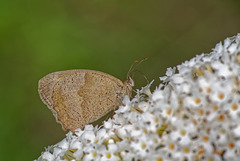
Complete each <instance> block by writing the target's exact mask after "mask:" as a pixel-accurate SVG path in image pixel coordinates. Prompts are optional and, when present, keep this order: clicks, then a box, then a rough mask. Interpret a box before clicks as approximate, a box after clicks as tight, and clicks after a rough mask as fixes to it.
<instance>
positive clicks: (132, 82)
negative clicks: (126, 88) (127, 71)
mask: <svg viewBox="0 0 240 161" xmlns="http://www.w3.org/2000/svg"><path fill="white" fill-rule="evenodd" d="M128 84H129V85H130V86H131V87H133V86H134V80H133V79H132V78H131V77H130V76H129V77H128Z"/></svg>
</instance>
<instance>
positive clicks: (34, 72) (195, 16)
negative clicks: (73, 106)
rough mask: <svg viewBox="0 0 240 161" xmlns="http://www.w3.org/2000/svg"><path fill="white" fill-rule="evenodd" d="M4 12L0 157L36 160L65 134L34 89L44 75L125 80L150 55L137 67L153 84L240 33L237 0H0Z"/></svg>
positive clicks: (0, 23)
mask: <svg viewBox="0 0 240 161" xmlns="http://www.w3.org/2000/svg"><path fill="white" fill-rule="evenodd" d="M0 16H1V17H0V41H1V42H0V67H1V70H0V72H1V73H0V98H1V99H0V109H1V111H0V127H1V131H0V160H1V161H3V160H4V161H6V160H11V161H15V160H18V161H19V160H33V159H37V158H38V157H39V156H40V154H41V152H42V151H43V150H44V147H47V146H49V145H52V144H55V143H57V142H59V141H61V140H62V139H63V138H64V137H65V133H66V132H64V131H63V130H62V129H61V126H60V125H59V124H57V123H56V121H55V118H54V117H53V116H52V113H51V111H50V110H48V108H47V107H46V105H44V104H43V103H42V101H41V100H40V98H39V95H38V92H37V87H38V80H39V79H40V78H41V77H43V76H45V75H46V74H48V73H50V72H54V71H59V70H67V69H94V70H99V71H103V72H105V73H109V74H111V75H113V76H115V77H117V78H119V79H121V80H123V81H124V80H125V79H126V73H127V71H128V69H129V67H130V65H131V63H132V62H133V61H134V60H140V59H142V58H145V57H147V58H148V59H149V60H148V61H145V62H144V63H142V64H141V65H139V66H138V68H137V69H138V70H139V71H141V72H142V73H143V74H144V75H145V76H146V77H147V78H148V79H149V80H152V79H154V80H155V84H154V85H153V87H152V89H154V88H155V87H154V86H156V85H157V84H158V83H159V82H160V81H159V78H158V77H159V76H163V75H164V74H165V70H166V68H167V67H172V66H176V65H177V64H180V63H182V62H183V61H184V60H188V59H190V58H192V57H194V56H195V55H196V54H200V53H202V52H205V53H208V52H210V51H211V49H212V48H213V47H214V46H215V44H216V43H218V42H219V41H222V40H224V39H225V38H226V37H229V36H233V35H236V34H237V32H240V1H239V0H227V1H224V0H210V1H209V0H201V1H191V0H181V1H179V0H169V1H163V0H158V1H156V0H148V1H146V0H137V1H135V0H133V1H129V0H128V1H127V0H121V1H118V0H113V1H106V0H87V1H80V0H35V1H31V0H18V1H17V0H15V1H0ZM134 79H135V82H136V87H135V89H136V88H140V87H141V86H143V85H145V84H146V80H145V79H144V77H143V75H142V74H140V73H138V72H137V73H136V74H135V77H134Z"/></svg>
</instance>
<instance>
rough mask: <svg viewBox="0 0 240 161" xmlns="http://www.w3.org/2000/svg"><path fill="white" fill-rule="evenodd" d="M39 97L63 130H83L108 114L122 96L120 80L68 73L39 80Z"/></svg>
mask: <svg viewBox="0 0 240 161" xmlns="http://www.w3.org/2000/svg"><path fill="white" fill-rule="evenodd" d="M38 91H39V94H40V97H41V99H42V100H43V102H44V103H45V104H46V105H47V106H48V107H49V108H50V109H51V110H52V111H53V114H54V116H55V117H56V120H57V122H59V123H60V124H61V125H62V127H63V129H64V130H65V129H69V130H71V131H74V130H75V129H76V128H83V127H84V125H85V124H87V123H90V122H93V121H95V120H97V119H99V118H101V117H102V116H103V115H105V114H106V113H108V112H109V111H111V110H112V109H113V108H114V107H115V106H116V105H117V104H118V103H119V102H120V101H119V99H120V98H119V96H121V95H122V94H123V83H122V81H120V80H119V79H117V78H115V77H113V76H111V75H109V74H106V73H103V72H100V71H94V70H83V69H82V70H81V69H79V70H67V71H60V72H54V73H51V74H48V75H47V76H45V77H43V78H42V79H40V80H39V88H38Z"/></svg>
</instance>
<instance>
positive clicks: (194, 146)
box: [37, 34, 240, 161]
mask: <svg viewBox="0 0 240 161" xmlns="http://www.w3.org/2000/svg"><path fill="white" fill-rule="evenodd" d="M176 69H177V70H176ZM160 79H161V80H162V81H163V84H160V85H159V87H158V88H157V89H156V90H155V91H154V92H153V93H152V94H151V92H150V89H149V88H150V85H148V86H146V87H143V88H142V89H141V90H138V92H137V95H136V96H135V98H133V99H132V100H130V99H129V98H128V97H125V99H124V100H123V103H124V104H125V106H120V107H119V109H118V110H116V111H115V115H114V116H113V118H112V119H109V120H107V121H106V122H104V124H103V125H102V126H101V127H93V126H91V125H87V126H85V129H84V130H80V129H77V130H76V133H75V134H73V133H71V132H69V133H68V134H67V137H66V138H65V139H64V140H62V141H61V142H60V143H58V144H56V145H53V146H51V147H49V148H48V149H47V150H46V151H45V152H43V153H42V155H41V156H40V157H39V158H38V159H37V161H42V160H44V161H53V160H68V161H70V160H76V161H80V160H83V161H89V160H99V161H107V160H111V161H122V160H127V161H128V160H129V161H137V160H142V161H143V160H149V161H170V160H171V161H198V160H206V161H221V160H224V161H237V160H240V34H238V35H237V36H235V37H232V38H227V39H226V40H225V41H224V43H223V44H222V43H219V44H217V45H216V47H215V49H214V50H213V52H212V53H210V54H201V55H198V56H196V57H195V58H193V59H191V60H190V61H186V62H184V63H183V64H181V65H179V66H177V68H169V69H168V70H167V72H166V76H165V77H161V78H160Z"/></svg>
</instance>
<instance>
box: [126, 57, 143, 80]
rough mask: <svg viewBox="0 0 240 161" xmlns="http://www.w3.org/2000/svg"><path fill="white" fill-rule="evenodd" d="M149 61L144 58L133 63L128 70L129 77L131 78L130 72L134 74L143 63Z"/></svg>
mask: <svg viewBox="0 0 240 161" xmlns="http://www.w3.org/2000/svg"><path fill="white" fill-rule="evenodd" d="M147 59H148V58H143V59H142V60H140V61H138V60H135V61H134V62H133V63H132V65H131V67H130V69H129V70H128V73H127V77H129V74H130V72H132V71H133V70H134V69H135V68H136V67H137V66H138V65H139V64H141V63H142V62H143V61H145V60H147ZM135 64H136V65H135ZM134 65H135V66H134Z"/></svg>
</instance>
